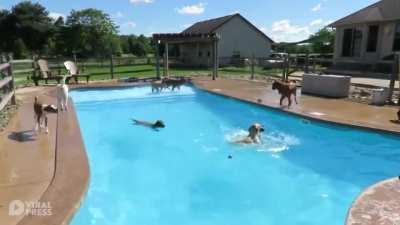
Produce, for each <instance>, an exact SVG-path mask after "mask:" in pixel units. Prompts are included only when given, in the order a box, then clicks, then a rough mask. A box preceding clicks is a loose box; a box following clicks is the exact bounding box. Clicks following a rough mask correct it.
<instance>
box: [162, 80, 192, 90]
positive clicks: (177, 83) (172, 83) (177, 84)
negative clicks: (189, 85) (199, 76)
mask: <svg viewBox="0 0 400 225" xmlns="http://www.w3.org/2000/svg"><path fill="white" fill-rule="evenodd" d="M162 82H163V84H164V85H165V87H166V88H170V89H171V90H172V91H174V90H175V88H178V90H180V89H181V86H182V85H184V84H185V83H186V79H185V78H179V79H172V78H164V79H163V81H162Z"/></svg>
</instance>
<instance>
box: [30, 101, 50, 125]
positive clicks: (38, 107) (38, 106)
mask: <svg viewBox="0 0 400 225" xmlns="http://www.w3.org/2000/svg"><path fill="white" fill-rule="evenodd" d="M45 107H46V105H44V104H42V103H41V102H40V101H39V97H38V96H36V97H35V102H34V103H33V111H34V113H35V115H34V118H35V132H38V131H41V130H42V128H45V129H46V133H49V128H48V127H47V112H46V111H45V110H44V108H45Z"/></svg>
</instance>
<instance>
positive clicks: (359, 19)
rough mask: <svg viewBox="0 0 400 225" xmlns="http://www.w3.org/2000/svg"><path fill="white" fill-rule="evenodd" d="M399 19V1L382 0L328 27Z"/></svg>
mask: <svg viewBox="0 0 400 225" xmlns="http://www.w3.org/2000/svg"><path fill="white" fill-rule="evenodd" d="M399 19H400V0H382V1H379V2H377V3H375V4H372V5H370V6H367V7H365V8H363V9H361V10H359V11H357V12H355V13H353V14H351V15H349V16H346V17H344V18H342V19H340V20H338V21H336V22H334V23H332V24H330V25H329V26H331V27H338V26H344V25H352V24H359V23H368V22H384V21H393V20H399Z"/></svg>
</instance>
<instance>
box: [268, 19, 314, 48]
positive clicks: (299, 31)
mask: <svg viewBox="0 0 400 225" xmlns="http://www.w3.org/2000/svg"><path fill="white" fill-rule="evenodd" d="M267 33H268V35H269V36H271V38H272V39H273V40H274V41H276V42H295V41H301V40H304V39H307V38H308V37H309V36H310V34H311V32H310V29H309V27H308V26H299V25H295V24H292V23H291V22H290V20H288V19H285V20H280V21H276V22H274V23H273V24H272V28H271V29H269V32H267Z"/></svg>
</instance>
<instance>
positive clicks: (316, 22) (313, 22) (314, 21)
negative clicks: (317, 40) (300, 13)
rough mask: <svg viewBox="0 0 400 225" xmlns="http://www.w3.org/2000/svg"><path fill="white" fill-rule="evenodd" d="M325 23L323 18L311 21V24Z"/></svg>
mask: <svg viewBox="0 0 400 225" xmlns="http://www.w3.org/2000/svg"><path fill="white" fill-rule="evenodd" d="M322 23H323V20H322V19H317V20H313V21H311V22H310V26H320V25H321V24H322Z"/></svg>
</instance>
